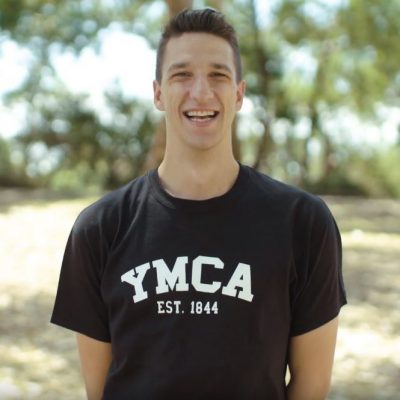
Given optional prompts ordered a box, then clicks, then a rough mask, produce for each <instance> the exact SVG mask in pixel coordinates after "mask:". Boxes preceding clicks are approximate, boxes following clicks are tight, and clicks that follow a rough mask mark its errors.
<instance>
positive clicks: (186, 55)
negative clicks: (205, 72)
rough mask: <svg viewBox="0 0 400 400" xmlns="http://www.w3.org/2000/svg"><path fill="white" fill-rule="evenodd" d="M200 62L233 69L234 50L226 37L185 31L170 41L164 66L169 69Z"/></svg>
mask: <svg viewBox="0 0 400 400" xmlns="http://www.w3.org/2000/svg"><path fill="white" fill-rule="evenodd" d="M199 62H201V63H203V62H204V63H205V64H208V65H210V66H213V67H215V68H219V69H227V70H231V69H232V67H233V63H234V60H233V50H232V48H231V46H230V44H229V43H228V42H227V41H226V40H225V39H223V38H221V37H219V36H216V35H213V34H211V33H203V32H190V33H184V34H182V35H180V36H177V37H172V38H171V39H170V40H169V41H168V43H167V46H166V52H165V58H164V67H166V68H167V69H168V70H169V69H170V68H174V69H176V68H177V67H179V66H180V67H183V66H186V67H187V66H189V65H190V64H193V63H196V64H198V63H199ZM230 64H232V66H231V65H230Z"/></svg>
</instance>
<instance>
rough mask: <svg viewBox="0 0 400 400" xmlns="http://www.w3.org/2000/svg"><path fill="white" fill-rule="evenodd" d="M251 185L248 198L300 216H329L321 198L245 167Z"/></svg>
mask: <svg viewBox="0 0 400 400" xmlns="http://www.w3.org/2000/svg"><path fill="white" fill-rule="evenodd" d="M246 169H247V170H248V174H249V177H250V181H251V183H252V185H251V187H250V191H249V192H250V193H249V196H250V198H251V197H253V199H258V200H261V201H265V202H268V205H276V206H277V207H282V208H285V209H287V210H290V209H291V210H293V211H295V212H296V213H301V214H305V215H306V214H309V215H310V214H315V213H317V214H321V215H325V216H329V214H330V212H329V210H328V207H327V206H326V204H325V202H324V201H323V200H322V199H321V197H319V196H317V195H315V194H312V193H310V192H308V191H306V190H304V189H302V188H299V187H297V186H294V185H290V184H288V183H285V182H282V181H280V180H278V179H275V178H272V177H271V176H269V175H266V174H264V173H262V172H260V171H257V170H255V169H254V168H251V167H246Z"/></svg>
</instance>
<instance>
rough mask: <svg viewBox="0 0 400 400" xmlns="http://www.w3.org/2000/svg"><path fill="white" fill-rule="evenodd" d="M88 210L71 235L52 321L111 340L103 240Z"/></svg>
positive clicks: (101, 338) (100, 338) (62, 267)
mask: <svg viewBox="0 0 400 400" xmlns="http://www.w3.org/2000/svg"><path fill="white" fill-rule="evenodd" d="M99 232H100V229H99V228H98V227H97V226H96V224H93V223H92V221H91V220H90V218H88V217H87V213H85V212H84V213H83V214H81V215H80V216H79V217H78V219H77V221H76V222H75V225H74V227H73V228H72V231H71V233H70V235H69V238H68V242H67V245H66V249H65V253H64V258H63V262H62V266H61V272H60V278H59V284H58V290H57V295H56V299H55V304H54V309H53V314H52V317H51V322H52V323H54V324H56V325H60V326H62V327H64V328H68V329H71V330H73V331H75V332H79V333H83V334H85V335H87V336H89V337H92V338H94V339H97V340H101V341H104V342H109V341H110V333H109V324H108V317H107V315H108V313H107V307H106V304H105V302H104V300H103V296H102V290H101V286H102V285H101V272H102V270H103V265H104V262H105V261H104V257H103V254H104V239H103V238H102V237H101V235H100V233H99Z"/></svg>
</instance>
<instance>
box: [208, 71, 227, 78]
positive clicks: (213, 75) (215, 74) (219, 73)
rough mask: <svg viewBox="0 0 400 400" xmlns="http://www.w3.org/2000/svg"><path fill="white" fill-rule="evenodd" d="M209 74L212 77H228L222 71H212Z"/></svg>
mask: <svg viewBox="0 0 400 400" xmlns="http://www.w3.org/2000/svg"><path fill="white" fill-rule="evenodd" d="M211 76H212V77H214V78H228V76H227V75H225V74H223V73H222V72H213V73H212V74H211Z"/></svg>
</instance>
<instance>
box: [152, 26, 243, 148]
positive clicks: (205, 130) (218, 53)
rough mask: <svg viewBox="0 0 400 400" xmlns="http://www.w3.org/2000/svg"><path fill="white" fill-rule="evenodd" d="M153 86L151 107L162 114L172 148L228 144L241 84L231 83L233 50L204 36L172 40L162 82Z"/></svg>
mask: <svg viewBox="0 0 400 400" xmlns="http://www.w3.org/2000/svg"><path fill="white" fill-rule="evenodd" d="M153 86H154V103H155V105H156V107H157V108H158V109H159V110H161V111H165V119H166V124H167V140H168V141H172V143H171V144H172V145H173V146H174V148H178V147H179V150H181V149H183V148H182V146H184V147H186V148H188V147H189V148H191V149H198V150H207V149H210V148H214V147H215V146H218V145H220V146H225V145H228V146H229V145H230V142H231V129H232V122H233V119H234V116H235V114H236V112H237V111H238V110H240V108H241V105H242V101H243V96H244V92H245V82H244V81H242V82H240V83H237V82H236V72H235V65H234V60H233V50H232V48H231V46H230V45H229V43H228V42H227V41H226V40H224V39H222V38H220V37H218V36H215V35H212V34H207V33H185V34H183V35H181V36H180V37H177V38H171V39H170V40H169V42H168V44H167V47H166V50H165V54H164V61H163V65H162V81H161V83H159V82H157V81H154V85H153Z"/></svg>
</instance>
